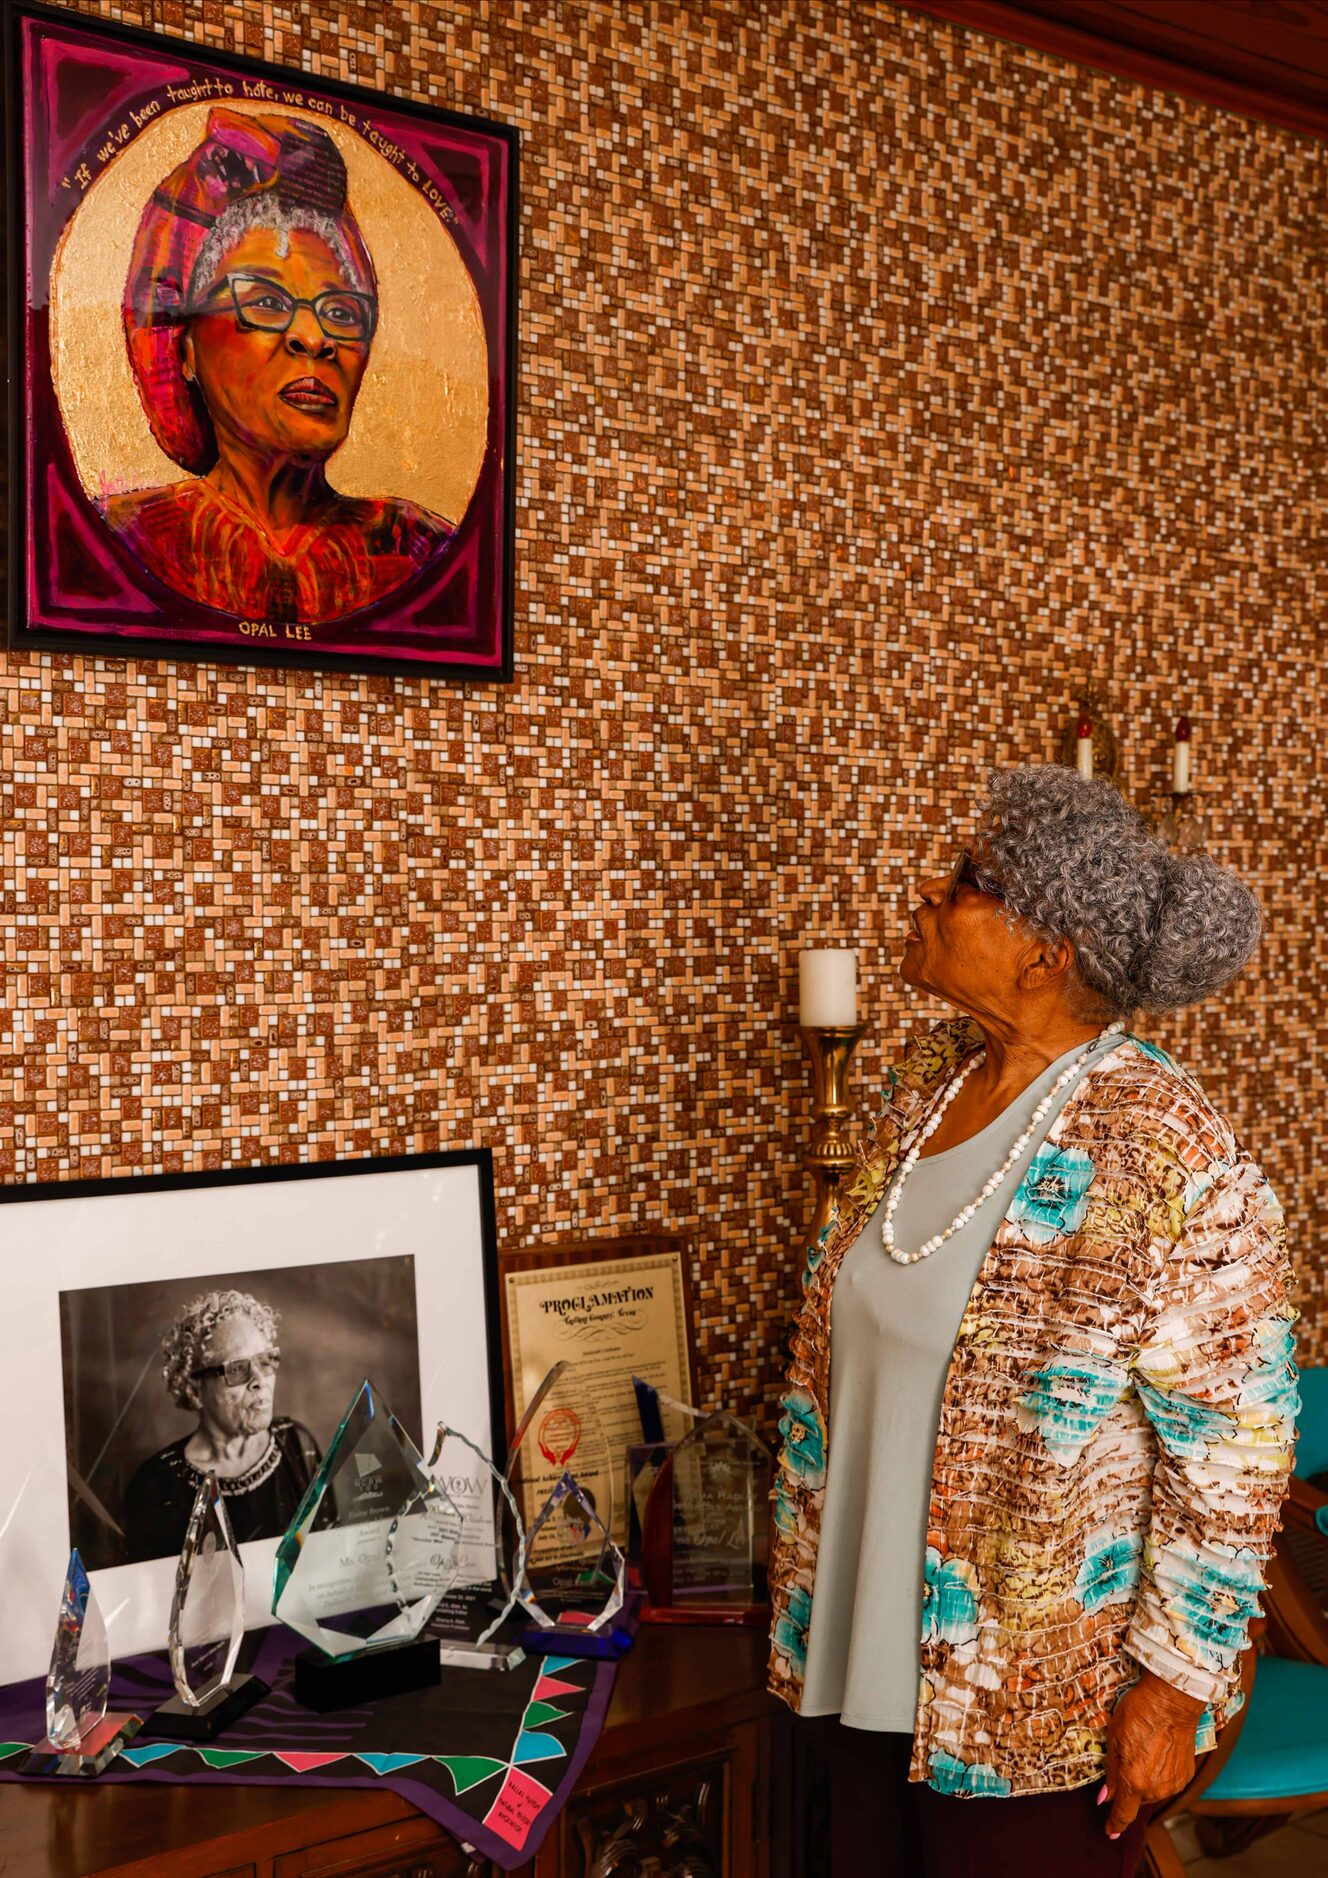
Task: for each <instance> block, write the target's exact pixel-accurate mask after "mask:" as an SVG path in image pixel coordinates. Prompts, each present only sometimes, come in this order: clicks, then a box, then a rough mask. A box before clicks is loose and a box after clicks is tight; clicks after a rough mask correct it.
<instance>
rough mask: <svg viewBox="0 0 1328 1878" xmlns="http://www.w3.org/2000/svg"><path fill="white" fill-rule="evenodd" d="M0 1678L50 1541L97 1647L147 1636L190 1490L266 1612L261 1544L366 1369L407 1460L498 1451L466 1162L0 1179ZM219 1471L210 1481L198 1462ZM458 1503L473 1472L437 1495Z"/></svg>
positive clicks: (473, 1183)
mask: <svg viewBox="0 0 1328 1878" xmlns="http://www.w3.org/2000/svg"><path fill="white" fill-rule="evenodd" d="M0 1201H2V1202H3V1203H4V1211H3V1213H0V1239H2V1240H3V1244H4V1250H5V1263H6V1276H7V1287H6V1289H7V1296H8V1298H9V1300H10V1306H11V1308H10V1309H9V1311H7V1312H6V1313H5V1315H4V1317H3V1319H2V1320H0V1343H2V1344H6V1345H7V1346H8V1347H7V1349H6V1351H5V1365H6V1368H7V1371H8V1374H9V1378H10V1382H11V1386H12V1388H13V1390H14V1391H15V1394H14V1397H13V1401H14V1402H15V1403H21V1405H22V1412H21V1415H20V1416H19V1419H18V1423H17V1426H16V1428H15V1432H14V1438H12V1439H10V1440H8V1441H5V1442H3V1443H0V1582H3V1584H4V1585H5V1588H6V1622H5V1624H4V1625H3V1626H0V1682H11V1681H15V1680H18V1679H19V1678H21V1677H25V1676H32V1675H37V1674H40V1673H42V1672H43V1671H44V1670H45V1668H46V1664H47V1660H48V1658H49V1655H50V1649H51V1637H52V1632H53V1627H54V1619H55V1611H56V1607H57V1604H58V1601H59V1594H60V1585H61V1583H62V1581H63V1578H64V1573H65V1569H66V1566H67V1564H68V1560H69V1552H70V1549H71V1547H74V1546H76V1547H77V1548H78V1550H79V1552H80V1554H81V1556H82V1558H83V1561H84V1564H85V1565H86V1566H87V1568H88V1571H89V1572H90V1574H91V1575H92V1579H93V1583H94V1586H95V1588H96V1591H97V1596H98V1601H99V1603H100V1605H101V1608H102V1610H103V1612H104V1613H105V1614H106V1617H107V1619H108V1622H109V1625H110V1630H111V1644H112V1649H113V1650H114V1652H115V1654H116V1655H117V1656H118V1655H122V1654H126V1653H129V1652H131V1651H134V1650H144V1649H154V1648H157V1647H159V1646H160V1645H161V1644H163V1643H164V1642H165V1639H166V1627H167V1621H168V1618H169V1612H170V1600H171V1587H172V1584H173V1582H174V1575H175V1566H176V1560H177V1559H178V1556H179V1551H180V1545H181V1542H182V1540H183V1538H184V1532H185V1526H186V1523H187V1520H188V1516H189V1510H190V1507H191V1506H192V1504H193V1499H194V1494H195V1492H196V1490H197V1486H198V1483H199V1480H200V1479H201V1478H202V1477H203V1475H204V1473H205V1472H206V1471H207V1470H208V1469H209V1468H215V1469H216V1470H217V1471H218V1474H219V1480H220V1485H221V1488H222V1492H223V1495H224V1497H225V1500H226V1505H227V1511H228V1513H229V1515H230V1520H231V1525H232V1528H233V1530H234V1532H235V1536H236V1539H237V1542H238V1543H239V1545H240V1550H241V1557H242V1558H243V1560H244V1564H245V1594H246V1613H245V1614H246V1621H247V1623H248V1624H250V1625H257V1624H262V1623H265V1622H269V1621H270V1605H271V1595H272V1566H273V1559H274V1555H275V1551H276V1545H277V1542H278V1540H279V1539H280V1537H281V1536H282V1534H283V1533H284V1532H285V1530H286V1528H287V1526H288V1525H289V1523H290V1521H291V1519H292V1518H293V1516H294V1514H295V1511H296V1509H297V1507H298V1506H299V1503H300V1500H301V1498H302V1496H303V1494H304V1492H305V1489H306V1488H307V1487H308V1485H309V1482H310V1480H311V1479H312V1478H313V1475H314V1473H315V1471H316V1469H317V1468H318V1466H319V1463H320V1462H321V1460H322V1457H323V1454H324V1453H325V1452H326V1450H327V1447H328V1444H329V1443H330V1441H331V1440H332V1437H333V1436H334V1434H335V1432H336V1429H337V1426H338V1423H339V1421H340V1418H341V1416H342V1414H343V1413H344V1412H345V1410H346V1408H347V1406H348V1405H349V1403H350V1401H351V1399H352V1397H353V1396H354V1394H355V1391H356V1390H357V1389H358V1387H359V1385H360V1384H361V1383H362V1382H363V1381H364V1380H365V1379H366V1378H368V1379H369V1380H371V1381H372V1382H373V1383H374V1384H375V1385H376V1387H377V1389H378V1391H379V1392H380V1394H381V1396H382V1399H383V1400H384V1401H385V1402H386V1403H387V1404H388V1405H389V1407H390V1408H391V1409H392V1411H393V1412H394V1414H395V1415H396V1416H397V1418H398V1420H399V1421H400V1422H401V1423H402V1425H403V1426H404V1427H405V1429H406V1430H407V1432H408V1433H409V1434H410V1435H411V1436H412V1438H413V1439H414V1440H416V1442H417V1443H419V1445H420V1446H421V1448H422V1449H423V1451H424V1453H425V1455H426V1457H427V1455H428V1453H429V1451H430V1449H431V1448H432V1445H433V1437H434V1431H435V1429H436V1426H437V1423H438V1421H439V1420H440V1418H443V1417H446V1419H447V1421H448V1422H449V1424H450V1425H451V1426H453V1427H456V1428H458V1429H461V1430H463V1431H464V1432H465V1433H467V1434H469V1435H470V1436H471V1438H472V1439H473V1440H474V1441H476V1442H477V1443H478V1444H479V1445H480V1446H481V1447H482V1448H484V1449H485V1451H486V1452H488V1453H495V1452H497V1453H501V1452H502V1450H503V1448H504V1445H505V1444H504V1426H503V1388H502V1364H501V1358H500V1354H499V1349H500V1345H499V1315H498V1308H497V1276H496V1259H495V1253H494V1221H493V1193H492V1174H491V1168H490V1162H489V1157H488V1154H487V1152H483V1151H460V1152H456V1153H451V1154H436V1155H421V1156H408V1157H401V1158H393V1159H388V1160H376V1161H352V1162H340V1163H329V1164H327V1165H326V1166H313V1167H276V1168H261V1169H252V1170H241V1171H234V1172H227V1173H218V1174H213V1175H177V1176H169V1175H166V1176H159V1177H148V1178H142V1179H130V1180H111V1181H82V1182H69V1183H62V1184H57V1185H51V1186H26V1187H9V1188H4V1189H0ZM223 1470H224V1471H223ZM447 1484H448V1489H449V1491H450V1492H451V1493H452V1494H453V1497H454V1498H455V1499H456V1500H457V1502H458V1505H461V1506H462V1507H463V1510H466V1511H468V1512H469V1511H470V1510H472V1509H474V1508H478V1507H480V1506H482V1505H483V1504H484V1503H485V1502H486V1501H487V1492H485V1491H483V1490H482V1489H483V1488H484V1486H485V1483H483V1482H482V1481H481V1480H480V1479H479V1477H478V1475H477V1478H476V1480H475V1481H473V1482H471V1481H468V1480H462V1479H449V1481H448V1483H447Z"/></svg>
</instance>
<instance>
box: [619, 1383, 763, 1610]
mask: <svg viewBox="0 0 1328 1878" xmlns="http://www.w3.org/2000/svg"><path fill="white" fill-rule="evenodd" d="M772 1469H773V1456H772V1455H771V1452H770V1449H769V1448H768V1447H767V1446H766V1444H765V1442H764V1441H762V1439H761V1437H760V1436H759V1435H758V1434H757V1433H756V1431H755V1430H754V1429H752V1428H749V1427H748V1425H747V1424H746V1423H745V1422H742V1421H739V1420H738V1418H737V1417H736V1416H735V1415H728V1414H723V1413H718V1414H713V1415H706V1416H703V1417H701V1419H700V1420H698V1421H697V1423H696V1424H695V1426H694V1427H693V1428H691V1429H690V1430H689V1431H688V1433H687V1434H686V1435H684V1436H683V1438H682V1440H681V1441H680V1442H678V1443H677V1445H676V1446H675V1447H674V1448H673V1449H672V1451H671V1453H670V1454H669V1456H668V1459H667V1460H666V1461H665V1462H664V1465H663V1466H662V1467H661V1468H660V1470H659V1473H658V1474H657V1476H656V1478H655V1483H654V1485H653V1486H652V1488H651V1490H650V1498H649V1501H648V1502H647V1505H646V1511H645V1516H644V1519H643V1521H642V1572H643V1576H644V1579H645V1586H646V1593H647V1596H648V1599H649V1603H648V1604H647V1606H646V1608H645V1609H644V1610H643V1611H642V1614H641V1615H642V1621H643V1622H647V1623H683V1624H687V1623H693V1624H695V1623H706V1624H713V1623H722V1624H762V1623H768V1622H769V1618H770V1610H769V1602H768V1591H767V1567H768V1563H769V1556H768V1555H769V1498H770V1481H771V1474H772Z"/></svg>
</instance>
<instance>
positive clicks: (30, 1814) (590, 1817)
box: [0, 1628, 803, 1878]
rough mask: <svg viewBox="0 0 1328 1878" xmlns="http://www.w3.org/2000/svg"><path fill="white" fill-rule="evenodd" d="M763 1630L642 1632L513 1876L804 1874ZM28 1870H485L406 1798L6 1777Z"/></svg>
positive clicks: (0, 1792)
mask: <svg viewBox="0 0 1328 1878" xmlns="http://www.w3.org/2000/svg"><path fill="white" fill-rule="evenodd" d="M766 1653H767V1645H766V1640H765V1638H764V1637H763V1636H760V1635H758V1634H754V1633H751V1632H742V1631H736V1630H734V1631H725V1630H710V1629H695V1630H687V1629H683V1630H674V1629H659V1630H652V1629H649V1628H647V1629H645V1630H643V1631H642V1632H641V1634H640V1636H639V1638H638V1640H637V1643H636V1646H635V1648H634V1649H633V1650H632V1651H631V1653H630V1655H628V1656H627V1657H626V1658H625V1659H624V1661H623V1665H622V1669H621V1670H620V1672H619V1676H618V1681H617V1685H616V1687H615V1689H614V1697H613V1702H612V1705H611V1707H610V1709H609V1716H608V1721H607V1723H606V1725H605V1728H604V1731H603V1733H602V1734H601V1736H600V1738H599V1741H598V1742H597V1743H596V1746H595V1751H594V1753H593V1754H592V1755H591V1757H590V1760H589V1761H588V1762H587V1764H586V1767H585V1769H584V1771H583V1774H582V1777H581V1782H580V1784H579V1786H578V1789H577V1791H576V1792H575V1793H574V1794H573V1795H572V1798H571V1800H570V1801H569V1802H568V1804H567V1805H566V1806H565V1807H564V1808H563V1810H562V1812H561V1814H560V1815H559V1817H558V1819H557V1820H556V1821H555V1823H554V1826H553V1829H552V1830H551V1832H550V1833H549V1836H548V1838H547V1839H546V1840H545V1842H544V1844H543V1845H542V1846H541V1848H540V1850H539V1854H538V1856H537V1858H536V1859H534V1860H533V1861H531V1862H530V1863H528V1864H527V1865H525V1866H523V1867H522V1868H521V1874H520V1878H800V1875H801V1872H802V1869H803V1867H802V1865H801V1863H800V1862H799V1858H798V1856H796V1855H794V1854H792V1853H791V1851H790V1848H791V1847H792V1846H793V1845H794V1844H795V1843H796V1834H795V1831H794V1827H793V1822H792V1819H791V1817H790V1814H789V1807H790V1796H791V1794H793V1792H794V1790H795V1783H794V1782H793V1781H791V1780H790V1779H789V1777H788V1776H789V1770H790V1768H791V1767H792V1765H793V1763H794V1760H795V1758H796V1757H795V1756H794V1755H793V1754H792V1753H791V1751H790V1743H791V1738H792V1730H793V1724H792V1721H791V1718H790V1717H789V1716H788V1714H787V1713H786V1711H785V1710H784V1709H783V1708H781V1707H780V1705H779V1704H778V1703H776V1702H774V1701H772V1700H771V1699H770V1697H768V1696H767V1695H766V1694H765V1691H764V1683H765V1659H766ZM0 1851H2V1854H3V1856H2V1857H0V1864H3V1869H4V1872H5V1874H6V1878H8V1874H9V1873H11V1872H12V1873H14V1874H15V1875H16V1878H17V1875H18V1874H21V1875H22V1878H492V1869H493V1868H491V1867H490V1866H489V1864H488V1862H487V1861H486V1860H483V1859H475V1858H472V1857H470V1856H468V1855H467V1854H466V1853H465V1852H463V1851H462V1849H461V1847H460V1846H459V1845H458V1844H457V1843H456V1841H455V1840H453V1839H451V1838H449V1837H448V1836H447V1834H446V1833H444V1832H441V1831H440V1830H439V1828H438V1827H437V1826H436V1825H434V1823H433V1822H432V1821H431V1820H428V1819H425V1818H424V1817H423V1816H422V1815H421V1814H420V1813H418V1812H416V1810H415V1809H414V1807H412V1806H410V1805H409V1804H408V1803H407V1802H406V1801H405V1800H401V1799H398V1798H397V1797H396V1796H395V1795H394V1794H392V1793H390V1792H388V1791H386V1790H383V1791H379V1792H370V1791H360V1790H354V1789H340V1790H337V1791H334V1792H332V1793H329V1792H328V1791H327V1790H326V1789H321V1788H311V1787H288V1788H287V1787H209V1786H204V1785H199V1786H194V1787H183V1786H180V1787H174V1786H155V1785H153V1786H149V1785H147V1784H144V1785H141V1786H140V1785H124V1786H114V1787H111V1786H103V1787H99V1786H97V1785H95V1783H89V1784H88V1786H87V1787H86V1788H85V1787H82V1786H80V1787H79V1788H78V1789H77V1790H76V1791H72V1792H71V1791H69V1790H68V1789H67V1788H64V1787H56V1786H55V1785H54V1784H53V1783H49V1784H44V1785H40V1786H39V1785H37V1784H35V1783H34V1784H33V1785H32V1786H28V1785H26V1784H23V1783H17V1784H13V1785H4V1786H0Z"/></svg>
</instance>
